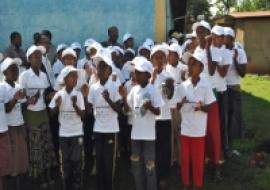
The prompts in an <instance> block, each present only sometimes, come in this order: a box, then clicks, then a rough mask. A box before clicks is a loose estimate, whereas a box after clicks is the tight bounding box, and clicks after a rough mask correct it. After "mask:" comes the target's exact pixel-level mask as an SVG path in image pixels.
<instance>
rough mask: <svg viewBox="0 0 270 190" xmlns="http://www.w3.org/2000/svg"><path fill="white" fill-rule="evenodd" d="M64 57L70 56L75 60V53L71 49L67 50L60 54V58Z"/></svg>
mask: <svg viewBox="0 0 270 190" xmlns="http://www.w3.org/2000/svg"><path fill="white" fill-rule="evenodd" d="M66 55H71V56H73V57H74V58H75V59H76V58H77V55H76V52H75V51H74V50H73V49H72V48H67V49H65V50H64V51H63V52H62V58H64V57H65V56H66Z"/></svg>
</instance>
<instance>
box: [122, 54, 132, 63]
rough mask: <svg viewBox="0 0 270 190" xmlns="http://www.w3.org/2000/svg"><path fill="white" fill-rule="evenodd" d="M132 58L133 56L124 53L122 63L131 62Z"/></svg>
mask: <svg viewBox="0 0 270 190" xmlns="http://www.w3.org/2000/svg"><path fill="white" fill-rule="evenodd" d="M133 58H134V55H133V53H131V52H126V53H125V55H124V61H125V62H127V61H132V59H133Z"/></svg>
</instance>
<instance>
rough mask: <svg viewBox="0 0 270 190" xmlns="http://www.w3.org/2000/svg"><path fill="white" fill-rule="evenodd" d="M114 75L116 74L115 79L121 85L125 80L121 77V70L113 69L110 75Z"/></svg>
mask: <svg viewBox="0 0 270 190" xmlns="http://www.w3.org/2000/svg"><path fill="white" fill-rule="evenodd" d="M114 74H116V76H117V79H119V81H120V82H121V84H123V83H124V82H125V81H126V80H125V78H124V77H123V75H122V73H121V70H120V69H119V68H117V67H113V70H112V75H114Z"/></svg>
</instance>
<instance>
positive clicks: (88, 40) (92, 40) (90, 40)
mask: <svg viewBox="0 0 270 190" xmlns="http://www.w3.org/2000/svg"><path fill="white" fill-rule="evenodd" d="M94 42H96V40H94V39H93V38H88V39H87V40H85V41H84V47H88V46H90V45H91V44H92V43H94Z"/></svg>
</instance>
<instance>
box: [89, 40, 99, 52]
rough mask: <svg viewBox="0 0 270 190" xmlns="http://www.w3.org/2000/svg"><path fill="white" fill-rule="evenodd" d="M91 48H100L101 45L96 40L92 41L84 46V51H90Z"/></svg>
mask: <svg viewBox="0 0 270 190" xmlns="http://www.w3.org/2000/svg"><path fill="white" fill-rule="evenodd" d="M91 49H96V50H97V51H98V50H100V49H102V45H101V44H100V43H98V42H96V41H94V42H93V43H91V44H89V46H88V47H87V48H86V51H87V52H88V51H90V50H91Z"/></svg>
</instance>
